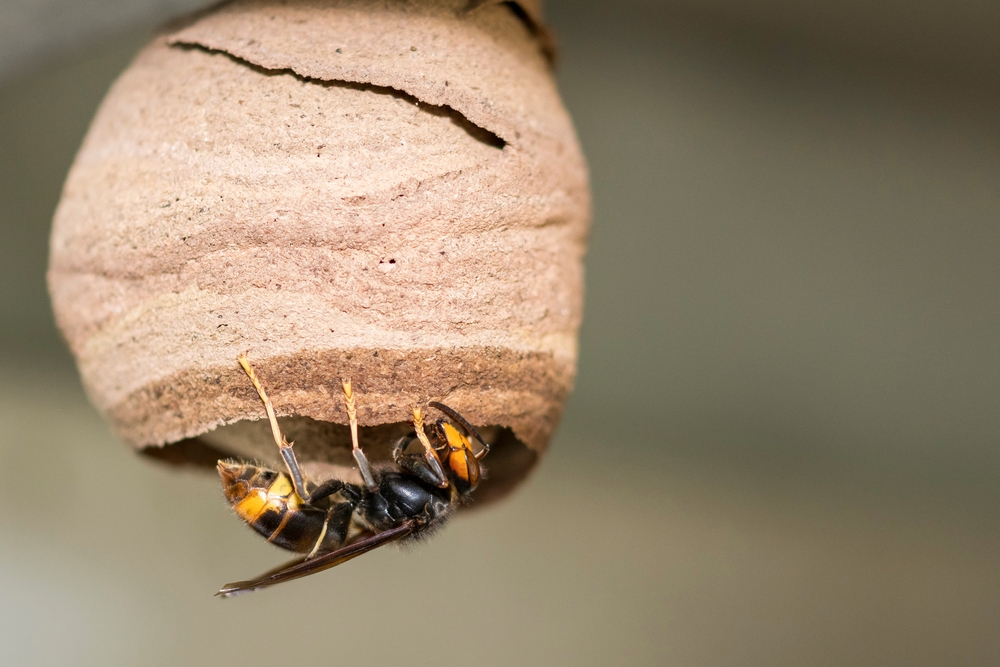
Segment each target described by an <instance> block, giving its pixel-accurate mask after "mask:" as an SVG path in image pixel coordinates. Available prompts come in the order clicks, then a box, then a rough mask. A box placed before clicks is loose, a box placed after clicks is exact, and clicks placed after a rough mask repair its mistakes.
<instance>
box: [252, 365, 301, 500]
mask: <svg viewBox="0 0 1000 667" xmlns="http://www.w3.org/2000/svg"><path fill="white" fill-rule="evenodd" d="M237 359H238V360H239V362H240V366H242V367H243V370H244V371H245V372H246V374H247V377H249V378H250V382H252V383H253V387H254V389H256V390H257V394H258V395H259V396H260V400H261V401H263V402H264V410H266V411H267V419H268V421H269V422H271V435H273V436H274V443H275V444H276V445H278V449H279V450H280V451H281V458H282V459H284V460H285V465H286V466H288V473H289V474H290V475H291V476H292V484H293V485H294V486H295V493H297V494H299V498H303V499H304V498H308V497H309V493H308V491H307V490H306V483H307V480H306V477H305V475H303V474H302V468H300V467H299V462H298V460H297V459H296V458H295V452H294V451H292V443H290V442H288V441H287V440H285V436H284V435H282V434H281V428H280V427H279V426H278V418H277V417H276V416H275V414H274V406H273V405H271V399H269V398H268V397H267V392H265V391H264V387H263V386H262V385H261V384H260V380H258V379H257V375H256V373H254V372H253V368H252V367H251V366H250V360H249V359H247V355H246V353H245V352H244V353H243V354H241V355H240V356H239V357H237Z"/></svg>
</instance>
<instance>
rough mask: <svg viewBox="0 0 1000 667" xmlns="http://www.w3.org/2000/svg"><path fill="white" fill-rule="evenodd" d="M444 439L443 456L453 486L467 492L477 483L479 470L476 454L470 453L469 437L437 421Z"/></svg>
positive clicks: (446, 423)
mask: <svg viewBox="0 0 1000 667" xmlns="http://www.w3.org/2000/svg"><path fill="white" fill-rule="evenodd" d="M439 423H440V425H441V426H440V428H441V436H442V437H443V439H444V444H445V447H444V457H445V458H446V459H447V465H448V469H449V470H451V474H452V477H453V479H454V480H455V486H457V487H458V490H459V491H460V492H462V493H469V492H471V491H472V490H474V489H475V488H476V486H478V485H479V478H480V477H481V470H480V467H479V461H478V460H477V459H476V455H475V454H473V453H472V445H471V444H470V443H469V439H468V438H467V437H465V435H464V434H463V433H462V432H461V431H459V430H458V429H457V428H455V427H454V426H452V425H451V424H449V423H448V422H439Z"/></svg>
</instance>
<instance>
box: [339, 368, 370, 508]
mask: <svg viewBox="0 0 1000 667" xmlns="http://www.w3.org/2000/svg"><path fill="white" fill-rule="evenodd" d="M341 382H342V384H343V386H344V400H345V401H346V402H347V418H348V419H349V420H350V421H351V446H352V448H353V449H352V452H353V454H354V460H355V461H357V462H358V469H359V470H360V471H361V478H362V479H363V480H364V481H365V486H367V487H368V490H369V491H373V492H374V491H377V490H378V484H376V483H375V477H374V476H373V475H372V469H371V465H369V463H368V457H367V456H365V453H364V452H363V451H361V445H359V444H358V411H357V408H356V407H355V405H354V389H353V387H351V381H350V380H342V381H341Z"/></svg>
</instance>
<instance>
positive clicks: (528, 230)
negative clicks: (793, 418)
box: [49, 0, 589, 490]
mask: <svg viewBox="0 0 1000 667" xmlns="http://www.w3.org/2000/svg"><path fill="white" fill-rule="evenodd" d="M537 17H538V14H537V7H534V6H533V5H532V4H531V3H523V2H522V3H509V2H507V3H499V2H492V3H491V2H485V3H484V2H473V3H471V4H470V3H469V2H468V1H467V0H454V1H449V0H426V1H419V2H418V1H413V0H411V1H410V2H402V1H401V2H383V1H382V0H378V1H377V2H374V1H340V2H335V1H334V2H318V1H312V2H308V1H285V2H276V1H272V2H264V1H257V2H247V1H244V2H232V3H228V4H224V5H222V6H221V7H219V8H217V9H215V10H213V11H211V12H210V13H207V14H203V15H200V16H198V17H196V18H194V19H191V20H190V21H188V22H187V23H186V24H184V25H183V26H181V27H177V28H176V29H174V30H173V31H172V32H168V33H165V34H164V35H162V36H160V37H159V38H157V39H155V40H154V41H153V42H152V43H151V44H150V45H149V46H148V47H146V49H145V50H144V51H142V53H140V54H139V56H138V57H137V58H136V60H135V62H134V63H133V64H132V66H131V67H130V68H129V69H128V70H127V71H126V72H125V73H124V74H122V76H121V77H120V79H119V80H118V81H117V83H116V84H115V85H114V87H113V88H112V89H111V91H110V93H109V94H108V96H107V98H106V99H105V101H104V103H103V105H102V107H101V109H100V111H99V113H98V114H97V117H96V119H95V120H94V123H93V126H92V127H91V129H90V132H89V134H88V136H87V138H86V140H85V142H84V144H83V147H82V148H81V150H80V153H79V155H78V156H77V159H76V162H75V164H74V166H73V168H72V171H71V172H70V174H69V177H68V179H67V182H66V185H65V189H64V192H63V198H62V201H61V203H60V205H59V208H58V210H57V212H56V216H55V222H54V229H53V234H52V250H51V266H50V271H49V284H50V289H51V292H52V298H53V302H54V307H55V312H56V316H57V320H58V323H59V326H60V328H61V329H62V331H63V333H64V334H65V336H66V338H67V340H68V341H69V344H70V346H71V348H72V351H73V353H74V354H75V356H76V359H77V362H78V364H79V368H80V372H81V374H82V377H83V381H84V384H85V386H86V389H87V391H88V393H89V395H90V397H91V399H92V400H93V402H94V403H95V404H96V405H97V406H98V407H99V408H100V409H101V411H102V412H103V413H104V414H105V415H106V416H107V418H108V419H109V421H110V422H111V424H112V425H113V427H114V429H115V431H116V432H117V433H118V435H119V436H121V437H122V438H123V439H124V440H126V441H128V442H129V443H131V444H132V445H133V446H134V447H136V448H140V449H144V450H146V451H148V452H154V453H155V452H156V451H157V450H158V448H160V447H163V446H164V445H171V444H173V443H180V444H175V445H174V446H173V447H167V448H166V449H165V450H162V452H163V453H166V452H170V451H171V450H173V455H174V458H176V457H177V456H180V457H182V458H183V457H187V458H190V459H194V458H197V457H198V456H202V455H205V453H206V452H209V453H212V452H214V451H215V450H222V451H224V452H226V453H229V454H237V455H241V456H246V457H254V458H258V459H263V460H265V461H276V460H277V451H276V449H275V448H274V445H273V443H272V442H271V440H270V436H269V434H268V431H267V427H266V422H261V421H257V420H260V419H262V418H263V416H264V413H263V410H262V407H261V404H260V401H259V400H258V398H257V396H256V394H255V392H254V390H253V388H252V387H251V386H250V384H249V382H248V381H247V379H246V377H245V376H244V375H243V373H242V371H241V370H240V368H239V366H238V364H237V363H236V357H237V354H238V353H240V352H242V351H248V352H249V355H250V359H251V361H252V362H253V364H254V366H255V367H256V369H257V370H258V372H259V374H260V376H261V379H262V380H263V381H264V383H265V386H266V387H267V388H268V391H269V393H270V394H271V396H272V399H273V400H274V403H275V407H276V409H277V411H278V414H279V415H296V417H294V418H292V419H286V420H283V425H284V428H286V429H287V432H288V436H289V439H295V440H296V450H297V452H298V454H299V457H300V459H302V460H303V461H306V462H310V463H312V465H313V466H314V467H321V466H322V465H324V464H325V465H331V464H332V465H343V466H345V467H346V466H349V465H350V456H349V445H347V444H346V443H345V436H346V429H344V428H343V427H342V426H340V425H342V424H345V423H346V421H347V418H346V413H345V410H344V406H343V402H342V400H341V394H340V379H341V378H344V377H350V378H353V380H354V385H355V388H356V392H357V395H358V401H359V406H358V408H359V417H360V420H361V423H362V425H363V426H368V427H377V428H369V429H365V431H364V433H363V434H362V436H363V441H362V446H364V447H369V448H373V449H376V450H378V449H379V447H382V453H383V454H384V452H385V449H386V448H387V446H388V444H387V443H388V439H389V438H390V437H391V436H392V435H393V434H395V433H398V432H401V431H402V430H405V429H406V428H408V426H407V422H408V420H409V419H410V416H411V409H412V407H413V406H415V405H424V404H426V402H427V401H430V400H439V401H443V402H445V403H447V404H449V405H450V406H452V407H453V408H455V409H456V410H457V411H459V412H461V413H462V414H464V415H465V416H466V417H468V418H469V420H470V421H472V422H473V423H474V424H476V425H477V426H483V427H487V429H488V430H489V432H490V433H492V434H493V437H494V439H499V440H501V441H504V440H505V439H506V440H507V441H509V443H508V445H509V446H504V447H499V448H498V450H500V451H498V453H497V456H496V457H495V458H494V457H493V455H492V454H491V459H492V460H491V461H489V463H490V464H491V465H490V466H488V467H489V468H490V473H491V478H492V483H493V485H494V489H495V490H496V489H500V488H501V487H509V486H510V485H511V484H513V483H514V482H515V481H516V479H518V478H520V477H521V476H523V474H524V473H525V472H526V470H527V469H528V468H530V467H531V465H532V464H533V462H534V460H535V458H536V456H537V453H540V452H541V451H543V450H544V448H545V446H546V443H547V442H548V440H549V438H550V436H551V434H552V431H553V429H554V427H555V426H556V423H557V422H558V420H559V417H560V414H561V411H562V407H563V403H564V401H565V399H566V396H567V394H568V392H569V390H570V388H571V385H572V381H573V375H574V370H575V363H576V335H577V329H578V327H579V324H580V317H581V306H582V296H581V290H582V257H583V253H584V244H585V237H586V231H587V221H588V216H589V199H588V189H587V175H586V167H585V164H584V161H583V157H582V155H581V152H580V149H579V147H578V145H577V141H576V137H575V134H574V131H573V128H572V124H571V122H570V119H569V117H568V116H567V114H566V112H565V110H564V109H563V107H562V104H561V102H560V100H559V97H558V93H557V91H556V87H555V85H554V82H553V79H552V73H551V67H550V63H549V62H548V60H547V58H546V43H545V40H544V39H543V37H544V34H545V33H544V28H543V27H542V26H541V24H540V23H538V21H537V20H536V19H537ZM193 438H198V440H197V441H192V440H191V439H193ZM501 444H503V443H501ZM207 446H210V447H211V448H214V449H211V448H206V447H207ZM199 448H200V449H199ZM503 450H506V451H507V454H504V453H503ZM199 452H200V453H199ZM376 457H378V452H376Z"/></svg>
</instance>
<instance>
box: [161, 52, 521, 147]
mask: <svg viewBox="0 0 1000 667" xmlns="http://www.w3.org/2000/svg"><path fill="white" fill-rule="evenodd" d="M170 46H171V48H175V49H185V50H190V51H202V52H204V53H210V54H214V55H222V56H225V57H227V58H229V59H230V60H232V61H233V62H235V63H237V64H239V65H242V66H244V67H247V68H249V69H251V70H253V71H255V72H257V73H259V74H262V75H264V76H278V75H283V74H288V75H291V76H293V77H295V78H296V79H297V80H299V81H302V82H303V83H309V84H312V85H317V86H324V87H327V88H348V89H352V90H360V91H365V92H369V93H375V94H376V95H388V96H389V97H393V98H396V99H400V100H403V101H405V102H409V103H410V104H413V105H414V106H416V107H417V108H418V109H420V110H421V111H423V112H424V113H429V114H431V115H432V116H440V117H442V118H448V119H450V120H451V122H452V123H454V124H455V125H457V126H458V127H459V128H461V129H462V130H464V131H465V132H466V134H468V135H469V136H470V137H472V138H473V139H475V140H476V141H478V142H480V143H483V144H486V145H487V146H491V147H493V148H496V149H498V150H503V149H504V148H505V147H506V146H507V142H506V141H504V140H503V138H501V137H500V136H499V135H498V134H496V133H494V132H491V131H490V130H487V129H486V128H484V127H481V126H479V125H476V124H475V123H473V122H472V121H471V120H469V119H468V118H467V117H466V116H465V114H463V113H462V112H461V111H459V110H458V109H456V108H454V107H451V106H448V105H446V104H430V103H428V102H424V101H423V100H421V99H420V98H419V97H417V96H416V95H413V94H411V93H408V92H406V91H405V90H400V89H399V88H393V87H392V86H379V85H376V84H373V83H361V82H358V81H347V80H345V79H319V78H316V77H312V76H306V75H304V74H300V73H299V72H296V71H295V70H294V69H292V68H291V67H281V68H270V67H264V66H262V65H258V64H257V63H254V62H251V61H249V60H247V59H246V58H241V57H240V56H236V55H233V54H232V53H230V52H229V51H226V50H225V49H216V48H212V47H208V46H205V45H204V44H199V43H197V42H184V41H177V42H172V43H171V44H170Z"/></svg>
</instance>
